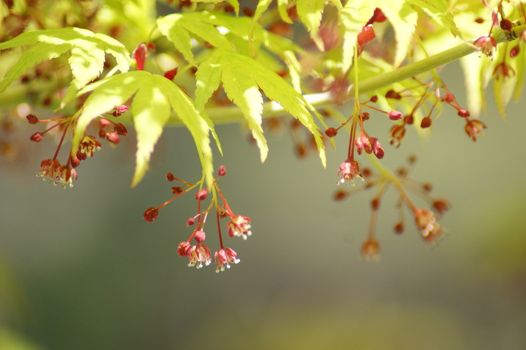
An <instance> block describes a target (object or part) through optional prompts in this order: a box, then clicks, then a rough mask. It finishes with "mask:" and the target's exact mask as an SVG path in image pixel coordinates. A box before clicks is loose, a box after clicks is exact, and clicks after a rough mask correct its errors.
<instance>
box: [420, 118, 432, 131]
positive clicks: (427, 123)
mask: <svg viewBox="0 0 526 350" xmlns="http://www.w3.org/2000/svg"><path fill="white" fill-rule="evenodd" d="M432 122H433V121H432V120H431V117H425V118H423V119H422V121H421V122H420V127H421V128H422V129H426V128H429V127H430V126H431V123H432Z"/></svg>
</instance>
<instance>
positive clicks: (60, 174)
mask: <svg viewBox="0 0 526 350" xmlns="http://www.w3.org/2000/svg"><path fill="white" fill-rule="evenodd" d="M126 110H127V107H126V106H118V107H115V110H114V111H113V113H112V114H113V116H115V117H117V116H120V115H121V114H122V113H124V112H125V111H126ZM26 119H27V122H28V123H29V124H33V125H35V124H40V123H43V124H51V125H50V126H49V127H47V128H46V129H44V130H43V131H37V132H35V133H33V134H32V135H31V137H30V140H31V141H33V142H36V143H39V142H41V141H42V140H43V139H44V138H45V137H46V136H47V135H49V134H50V133H51V132H54V131H58V135H59V142H58V145H57V148H56V150H55V153H54V154H53V157H52V158H48V159H44V160H43V161H41V163H40V170H39V172H38V174H37V175H38V176H39V177H41V178H42V179H43V180H44V181H49V182H51V183H53V184H55V185H60V186H62V187H64V188H67V187H73V184H74V182H75V181H76V180H77V178H78V173H77V170H76V168H77V167H78V166H79V165H80V163H81V162H82V161H85V160H87V159H88V158H92V157H93V156H94V154H95V152H96V151H98V150H100V149H101V147H102V144H101V143H100V141H99V140H97V138H96V137H95V136H90V135H84V136H83V137H82V139H81V140H80V142H79V146H78V149H77V151H76V153H74V154H68V156H67V160H66V161H65V162H64V163H62V162H61V161H60V160H59V159H58V157H59V153H60V151H61V149H62V146H63V145H64V141H65V139H66V136H67V135H68V132H72V129H73V128H72V126H73V125H74V123H75V122H76V120H75V119H74V118H71V117H56V118H50V119H40V118H38V117H37V116H36V115H34V114H28V115H27V116H26ZM98 123H99V132H98V135H99V137H100V138H104V139H106V140H107V141H108V142H110V143H113V144H118V143H119V141H120V140H119V135H122V136H124V135H126V134H127V133H128V131H127V130H126V127H125V126H124V124H122V123H115V122H113V121H111V120H110V119H108V118H106V117H100V118H99V119H98Z"/></svg>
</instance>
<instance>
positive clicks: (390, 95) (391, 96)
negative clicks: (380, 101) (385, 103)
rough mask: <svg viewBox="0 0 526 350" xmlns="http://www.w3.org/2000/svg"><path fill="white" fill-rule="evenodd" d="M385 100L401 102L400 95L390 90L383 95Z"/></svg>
mask: <svg viewBox="0 0 526 350" xmlns="http://www.w3.org/2000/svg"><path fill="white" fill-rule="evenodd" d="M385 98H389V99H392V100H401V99H402V95H400V94H399V93H398V92H396V91H394V90H392V89H391V90H389V91H387V92H386V93H385Z"/></svg>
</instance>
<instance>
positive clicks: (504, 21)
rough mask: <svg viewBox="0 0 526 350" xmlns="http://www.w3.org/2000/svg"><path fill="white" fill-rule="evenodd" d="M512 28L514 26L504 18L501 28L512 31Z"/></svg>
mask: <svg viewBox="0 0 526 350" xmlns="http://www.w3.org/2000/svg"><path fill="white" fill-rule="evenodd" d="M512 27H513V24H512V23H511V21H510V20H509V19H506V18H504V19H503V20H501V21H500V28H501V29H502V30H506V31H510V30H511V28H512Z"/></svg>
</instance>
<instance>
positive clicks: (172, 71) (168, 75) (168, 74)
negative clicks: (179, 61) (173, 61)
mask: <svg viewBox="0 0 526 350" xmlns="http://www.w3.org/2000/svg"><path fill="white" fill-rule="evenodd" d="M176 75H177V68H174V69H170V70H169V71H167V72H165V73H164V77H165V78H166V79H168V80H173V78H175V76H176Z"/></svg>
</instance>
